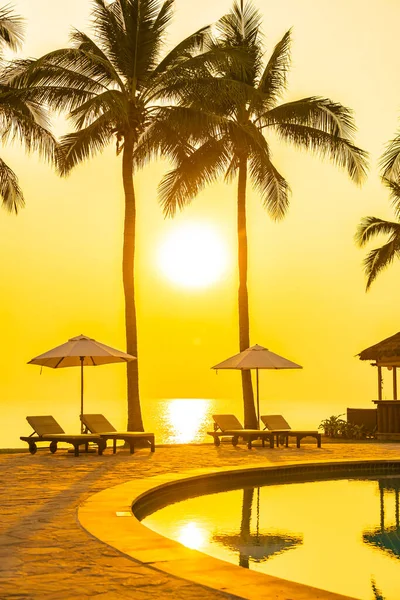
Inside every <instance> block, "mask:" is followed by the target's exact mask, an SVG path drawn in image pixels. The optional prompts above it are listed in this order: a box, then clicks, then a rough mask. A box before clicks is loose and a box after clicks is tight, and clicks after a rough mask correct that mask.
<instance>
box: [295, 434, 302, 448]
mask: <svg viewBox="0 0 400 600" xmlns="http://www.w3.org/2000/svg"><path fill="white" fill-rule="evenodd" d="M300 440H301V437H300V436H299V435H298V436H297V437H296V442H297V443H296V445H297V447H298V448H300Z"/></svg>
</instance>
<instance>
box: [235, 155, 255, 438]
mask: <svg viewBox="0 0 400 600" xmlns="http://www.w3.org/2000/svg"><path fill="white" fill-rule="evenodd" d="M246 183H247V158H246V157H241V158H240V161H239V179H238V213H237V224H238V264H239V347H240V352H243V350H246V348H248V347H249V346H250V325H249V298H248V293H247V231H246ZM241 375H242V390H243V405H244V426H245V428H246V429H253V428H254V429H255V428H257V427H258V425H257V417H256V409H255V406H254V394H253V386H252V383H251V372H250V371H241Z"/></svg>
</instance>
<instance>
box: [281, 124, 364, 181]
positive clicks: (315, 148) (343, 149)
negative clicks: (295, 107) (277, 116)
mask: <svg viewBox="0 0 400 600" xmlns="http://www.w3.org/2000/svg"><path fill="white" fill-rule="evenodd" d="M276 130H277V132H278V135H279V136H280V137H281V138H282V139H284V140H286V141H288V142H291V143H292V144H294V145H295V146H298V147H299V148H304V149H305V150H309V151H311V152H314V153H315V154H317V155H319V156H321V157H322V158H323V157H325V156H328V157H329V158H330V160H331V161H332V162H333V163H334V164H335V165H337V166H338V167H340V168H342V169H344V170H345V171H347V173H348V175H349V177H350V178H351V179H352V180H353V181H354V182H355V183H357V184H361V183H362V181H363V180H364V179H365V176H366V171H367V153H366V152H364V150H361V149H360V148H357V147H356V146H354V145H353V144H352V143H351V142H350V141H349V140H347V139H345V138H341V137H338V136H335V135H331V134H330V133H326V132H325V131H320V130H318V129H314V128H313V127H307V126H305V125H297V124H295V123H279V124H277V125H276Z"/></svg>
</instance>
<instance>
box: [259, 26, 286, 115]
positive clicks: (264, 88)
mask: <svg viewBox="0 0 400 600" xmlns="http://www.w3.org/2000/svg"><path fill="white" fill-rule="evenodd" d="M290 36H291V29H289V31H287V32H286V33H285V35H284V36H283V38H282V39H281V40H280V42H278V44H277V45H276V46H275V49H274V51H273V53H272V55H271V58H270V59H269V61H268V64H267V66H266V67H265V69H264V72H263V74H262V75H261V77H260V81H259V83H258V86H257V87H258V89H259V91H260V92H262V93H263V94H265V100H264V103H263V108H264V110H265V109H267V110H269V109H271V108H272V107H273V106H275V104H276V102H277V101H278V100H279V98H280V97H281V96H282V94H283V92H284V91H285V90H286V82H287V72H288V70H289V65H290V41H291V40H290Z"/></svg>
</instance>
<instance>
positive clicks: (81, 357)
mask: <svg viewBox="0 0 400 600" xmlns="http://www.w3.org/2000/svg"><path fill="white" fill-rule="evenodd" d="M79 360H80V361H81V414H80V417H81V416H82V415H83V361H84V357H83V356H80V357H79ZM79 420H80V422H81V433H83V429H84V427H83V423H82V419H81V418H79Z"/></svg>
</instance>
